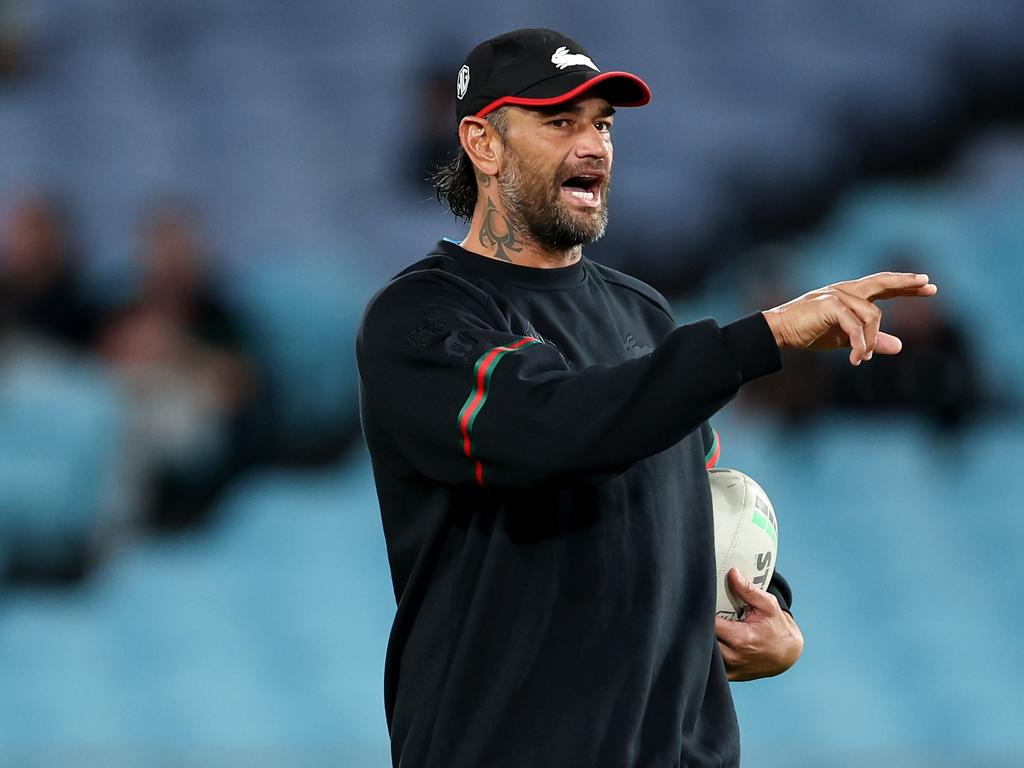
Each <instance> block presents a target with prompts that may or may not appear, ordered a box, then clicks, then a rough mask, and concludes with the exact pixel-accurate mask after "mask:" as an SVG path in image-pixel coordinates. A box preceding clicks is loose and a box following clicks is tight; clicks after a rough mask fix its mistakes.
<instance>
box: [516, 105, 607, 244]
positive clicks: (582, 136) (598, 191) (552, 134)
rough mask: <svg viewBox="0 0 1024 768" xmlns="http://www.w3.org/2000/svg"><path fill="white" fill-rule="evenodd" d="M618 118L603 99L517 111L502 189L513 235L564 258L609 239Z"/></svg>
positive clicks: (518, 109)
mask: <svg viewBox="0 0 1024 768" xmlns="http://www.w3.org/2000/svg"><path fill="white" fill-rule="evenodd" d="M614 113H615V110H614V109H612V107H611V105H610V104H609V103H608V102H607V101H606V100H604V99H601V98H596V97H591V98H584V99H579V100H577V101H573V102H569V103H568V104H562V105H559V106H557V107H553V108H545V109H524V108H520V107H512V108H511V109H510V110H509V119H508V130H507V140H506V141H505V162H504V165H503V168H502V170H501V172H500V173H499V174H498V182H499V185H500V189H501V195H502V199H503V201H504V203H505V207H506V209H507V211H508V215H509V218H510V220H511V223H512V226H513V227H515V228H517V229H519V230H521V231H524V233H525V234H527V235H529V236H531V237H533V238H534V239H536V240H537V241H538V242H539V243H540V244H541V245H543V246H544V247H545V248H548V249H550V250H556V251H562V250H568V249H570V248H575V247H577V246H580V245H585V244H587V243H592V242H594V241H595V240H597V239H598V238H599V237H601V236H602V235H603V234H604V231H605V227H606V226H607V225H608V191H609V189H610V188H611V169H612V138H611V130H612V122H613V117H612V115H613V114H614Z"/></svg>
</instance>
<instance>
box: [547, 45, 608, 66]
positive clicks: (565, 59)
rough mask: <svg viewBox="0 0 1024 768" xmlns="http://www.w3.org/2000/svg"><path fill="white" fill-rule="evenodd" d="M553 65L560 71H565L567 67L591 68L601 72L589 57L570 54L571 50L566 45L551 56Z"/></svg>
mask: <svg viewBox="0 0 1024 768" xmlns="http://www.w3.org/2000/svg"><path fill="white" fill-rule="evenodd" d="M551 63H552V64H554V65H555V66H556V67H558V68H559V69H565V68H566V67H577V66H581V65H582V66H584V67H590V68H591V69H593V70H595V71H597V72H600V71H601V70H600V69H598V68H597V65H596V64H595V63H594V62H592V61H591V60H590V57H589V56H585V55H584V54H582V53H569V49H568V48H566V47H565V46H564V45H563V46H562V47H561V48H559V49H558V50H557V51H555V52H554V54H553V55H552V56H551Z"/></svg>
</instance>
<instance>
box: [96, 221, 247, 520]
mask: <svg viewBox="0 0 1024 768" xmlns="http://www.w3.org/2000/svg"><path fill="white" fill-rule="evenodd" d="M140 240H141V242H140V246H139V251H138V258H139V261H140V267H141V270H142V274H141V281H140V284H139V286H138V289H137V291H136V294H135V296H134V297H133V298H132V299H131V300H130V301H129V302H128V303H127V304H126V305H125V306H123V307H121V308H119V309H118V310H117V311H115V312H114V313H113V314H112V315H111V317H110V319H109V321H108V322H107V323H106V325H105V327H104V329H103V331H102V333H101V335H100V342H99V350H100V354H101V355H102V357H103V358H104V359H105V360H106V361H108V362H109V363H111V364H112V365H113V366H114V368H115V369H116V370H117V371H118V373H119V374H120V376H121V378H122V379H123V381H124V382H125V384H126V387H127V389H128V391H129V395H130V396H131V397H132V398H133V400H134V404H135V409H134V410H135V412H134V416H133V421H134V425H135V431H136V433H137V436H138V438H137V439H138V440H139V441H140V450H142V451H143V452H144V454H145V455H146V456H147V457H148V461H149V462H150V464H151V465H152V466H154V467H155V471H156V477H155V482H156V488H157V498H156V503H155V507H156V510H155V513H154V516H155V522H156V523H157V524H168V525H178V524H183V523H187V522H192V521H193V520H194V519H195V518H196V516H197V515H198V514H199V513H201V512H202V511H203V510H204V509H205V507H206V505H207V504H208V502H209V501H211V500H212V496H213V494H214V493H215V492H216V490H218V489H219V487H220V485H221V483H222V482H223V480H224V479H225V478H226V475H227V474H228V473H229V472H231V471H232V470H233V469H234V468H236V467H237V466H238V464H239V463H240V457H241V454H242V453H243V451H244V449H245V447H246V446H245V445H244V441H245V436H244V435H245V425H246V420H247V419H248V418H249V417H250V416H251V413H252V407H253V405H254V403H255V397H256V393H257V389H258V387H257V376H256V371H255V366H254V365H253V363H252V362H251V360H250V358H249V356H248V353H247V351H246V345H245V342H244V339H243V335H242V332H241V329H240V327H239V325H238V323H237V322H236V321H235V318H234V315H233V313H232V312H231V310H230V308H229V307H228V305H227V304H226V303H225V302H224V301H223V300H222V298H221V297H220V295H219V294H218V291H217V290H216V287H215V285H214V284H213V283H212V282H211V279H210V274H209V272H208V260H207V249H206V246H205V244H204V243H203V241H202V238H201V236H200V233H199V229H198V218H197V216H196V213H195V211H193V210H192V209H191V207H189V206H188V205H186V204H183V203H179V202H168V201H165V202H161V203H159V204H157V205H155V206H153V207H152V208H151V209H149V210H148V211H147V212H146V213H145V214H144V216H143V218H142V223H141V230H140Z"/></svg>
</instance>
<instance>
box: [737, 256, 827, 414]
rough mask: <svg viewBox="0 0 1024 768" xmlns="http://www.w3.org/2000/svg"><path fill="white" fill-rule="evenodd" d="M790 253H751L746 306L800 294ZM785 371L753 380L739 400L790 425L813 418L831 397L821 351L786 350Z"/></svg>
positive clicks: (774, 302)
mask: <svg viewBox="0 0 1024 768" xmlns="http://www.w3.org/2000/svg"><path fill="white" fill-rule="evenodd" d="M786 262H787V253H786V252H785V251H783V250H781V249H775V248H763V249H761V250H759V251H756V252H754V253H752V254H750V255H749V257H748V266H747V269H748V272H747V274H746V275H745V279H744V296H746V297H747V298H745V299H744V300H743V306H748V307H762V308H767V307H775V306H778V305H780V304H783V303H785V302H787V301H789V300H790V299H791V298H793V297H794V296H796V295H797V292H796V291H794V290H793V289H792V287H791V286H790V285H789V284H788V282H787V281H786V279H785V274H786ZM782 362H783V367H782V371H781V372H779V373H778V374H776V375H774V376H771V377H769V378H766V379H761V380H757V381H753V382H750V384H748V385H747V386H746V387H744V388H743V391H742V392H741V394H740V402H741V403H742V404H743V405H745V406H746V407H749V408H753V409H757V410H770V411H774V412H775V413H776V414H777V415H778V416H779V417H780V418H781V419H782V420H783V421H785V422H786V423H787V424H790V425H794V426H796V425H800V424H803V423H805V422H807V421H809V420H810V419H812V418H814V417H815V416H816V415H817V414H818V413H819V412H820V411H821V410H822V409H823V408H825V407H827V406H828V404H829V402H830V400H831V399H832V383H831V381H830V378H829V375H828V371H827V368H826V364H825V363H824V362H823V360H822V356H821V355H808V354H803V353H801V352H800V351H792V352H791V351H790V350H783V352H782Z"/></svg>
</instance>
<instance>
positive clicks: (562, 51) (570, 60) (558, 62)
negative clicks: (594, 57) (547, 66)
mask: <svg viewBox="0 0 1024 768" xmlns="http://www.w3.org/2000/svg"><path fill="white" fill-rule="evenodd" d="M551 63H552V64H554V65H555V66H556V67H558V68H559V69H565V68H566V67H577V66H584V67H590V68H591V69H593V70H594V71H595V72H600V71H601V70H600V69H598V68H597V65H596V64H595V63H594V62H592V61H591V60H590V57H589V56H586V55H584V54H582V53H569V49H568V48H566V47H565V46H564V45H563V46H561V47H560V48H559V49H558V50H556V51H555V52H554V54H552V56H551ZM467 78H468V73H467Z"/></svg>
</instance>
